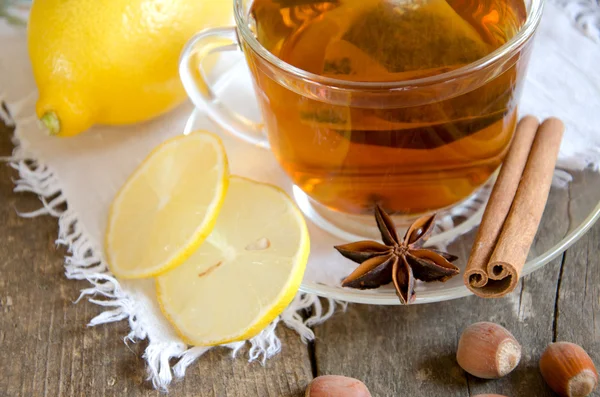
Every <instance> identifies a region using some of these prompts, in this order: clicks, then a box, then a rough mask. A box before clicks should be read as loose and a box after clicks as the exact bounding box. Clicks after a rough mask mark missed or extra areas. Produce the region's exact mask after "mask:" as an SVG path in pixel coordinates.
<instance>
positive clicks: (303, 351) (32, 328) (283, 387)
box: [0, 124, 312, 397]
mask: <svg viewBox="0 0 600 397" xmlns="http://www.w3.org/2000/svg"><path fill="white" fill-rule="evenodd" d="M11 151H12V145H11V143H10V135H9V131H8V129H7V128H6V127H4V126H2V125H1V124H0V156H7V155H10V153H11ZM15 177H16V175H15V173H14V172H13V171H12V170H11V169H10V168H9V167H7V166H5V165H4V164H0V203H2V206H0V224H1V225H2V228H1V229H0V352H1V354H2V360H0V396H1V397H17V396H24V397H38V396H48V397H56V396H60V397H62V396H72V397H84V396H86V397H96V396H158V395H159V393H158V392H157V391H155V390H152V388H151V385H149V383H148V382H147V381H146V373H145V369H144V368H145V363H144V361H143V359H142V358H141V356H142V354H143V349H144V346H145V344H144V343H143V342H142V343H139V344H129V346H126V345H125V344H124V343H123V337H124V336H125V335H127V333H128V332H129V330H128V324H127V323H126V322H120V323H113V324H106V325H101V326H98V327H92V328H88V327H86V326H85V324H87V322H88V321H89V320H90V319H92V318H93V317H94V316H95V315H97V314H98V313H100V311H101V309H100V307H98V306H96V305H94V304H91V303H89V302H86V301H82V302H80V303H78V304H74V303H73V301H75V300H76V299H77V297H78V296H79V290H81V289H82V288H86V287H88V285H87V283H86V282H83V281H73V280H67V279H66V278H65V276H64V267H63V258H64V255H65V251H64V250H63V249H62V248H57V247H56V245H55V244H54V241H55V239H56V236H57V222H56V219H54V218H51V217H39V218H35V219H24V218H21V217H19V216H18V215H17V212H16V211H17V210H18V211H29V210H33V209H37V208H39V205H40V204H39V200H38V198H37V197H36V196H35V195H32V194H15V193H13V192H12V188H13V183H12V178H15ZM277 333H278V335H279V337H280V338H281V339H282V344H283V351H282V353H280V354H279V355H277V356H276V357H274V358H273V359H271V360H269V361H268V362H267V363H266V365H265V366H262V365H261V364H260V363H257V362H255V363H252V364H248V363H247V362H246V360H245V359H244V357H245V352H241V353H240V354H239V356H238V359H235V360H234V359H232V358H231V356H230V350H228V349H227V350H226V349H218V350H214V351H210V352H209V353H207V354H206V355H205V356H203V357H201V358H200V359H199V360H198V362H197V364H194V365H192V366H191V367H190V368H189V369H188V372H187V374H186V377H185V378H184V380H182V381H177V382H175V383H174V384H173V385H172V386H171V388H170V393H169V395H170V396H207V397H208V396H215V397H216V396H219V397H221V396H231V397H237V396H240V397H241V396H244V397H245V396H273V397H276V396H277V397H279V396H302V395H303V393H304V389H305V388H306V385H307V384H308V382H310V380H311V379H312V371H311V364H310V359H309V356H308V350H307V347H306V345H304V344H303V343H301V342H300V340H299V338H298V336H297V335H296V334H295V333H294V332H293V331H290V330H289V329H287V328H285V327H280V328H279V329H278V330H277Z"/></svg>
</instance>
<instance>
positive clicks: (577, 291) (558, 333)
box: [555, 223, 600, 396]
mask: <svg viewBox="0 0 600 397" xmlns="http://www.w3.org/2000/svg"><path fill="white" fill-rule="evenodd" d="M555 339H556V341H567V342H573V343H577V344H578V345H581V346H582V347H583V348H584V349H585V350H586V351H587V352H588V354H589V355H590V356H591V357H592V360H594V362H595V363H596V366H597V367H599V368H600V223H597V224H596V225H595V226H594V227H593V228H592V229H591V230H590V231H589V232H588V233H587V234H586V235H585V236H583V237H582V238H581V240H579V241H578V242H577V243H576V244H575V245H574V246H573V248H572V249H570V250H568V251H567V254H566V256H565V261H564V265H563V271H562V278H561V283H560V288H559V291H558V305H557V319H556V329H555ZM593 395H594V396H600V390H597V391H596V392H595V393H594V394H593Z"/></svg>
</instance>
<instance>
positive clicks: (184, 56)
mask: <svg viewBox="0 0 600 397" xmlns="http://www.w3.org/2000/svg"><path fill="white" fill-rule="evenodd" d="M237 50H240V46H239V39H238V36H237V32H236V29H235V27H225V28H213V29H206V30H203V31H201V32H199V33H197V34H196V35H194V36H193V37H192V38H191V39H190V40H189V41H188V42H187V44H186V45H185V47H184V49H183V52H182V53H181V57H180V59H179V76H180V78H181V81H182V83H183V87H184V88H185V91H186V92H187V94H188V96H189V97H190V99H191V100H192V102H193V103H194V105H195V106H196V107H198V108H201V109H205V110H206V112H207V113H208V116H209V117H210V118H211V119H212V120H213V121H215V122H216V123H217V124H218V125H219V126H221V127H222V128H224V129H225V130H227V131H229V132H231V133H232V134H233V135H235V136H237V137H238V138H240V139H243V140H244V141H246V142H249V143H251V144H253V145H257V146H260V147H263V148H268V147H269V142H268V140H267V138H266V135H265V133H264V129H263V125H262V123H256V122H254V121H252V120H250V119H248V118H246V117H244V116H242V115H241V114H239V113H237V112H235V111H233V110H231V109H229V108H228V107H227V106H225V105H224V104H223V103H222V102H221V101H220V100H219V98H218V97H217V96H216V95H215V93H214V92H213V90H212V88H211V87H210V85H209V84H208V81H207V79H206V76H205V75H204V71H203V70H202V68H201V65H200V64H199V62H200V61H201V60H202V59H204V58H205V57H206V56H208V55H209V54H212V53H215V52H223V51H237Z"/></svg>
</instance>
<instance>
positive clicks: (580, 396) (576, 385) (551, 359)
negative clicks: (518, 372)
mask: <svg viewBox="0 0 600 397" xmlns="http://www.w3.org/2000/svg"><path fill="white" fill-rule="evenodd" d="M540 371H541V372H542V376H543V377H544V380H545V381H546V383H548V386H550V388H551V389H552V390H554V391H555V392H556V393H557V394H558V395H560V396H564V397H584V396H587V395H590V394H591V393H592V392H593V391H594V389H595V388H596V386H597V385H598V371H596V367H595V366H594V362H593V361H592V359H591V358H590V356H589V355H588V354H587V353H586V352H585V350H583V348H582V347H581V346H579V345H576V344H574V343H569V342H556V343H551V344H550V345H549V346H548V347H547V348H546V350H545V351H544V353H543V354H542V358H540Z"/></svg>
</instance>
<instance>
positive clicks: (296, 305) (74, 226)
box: [0, 112, 346, 391]
mask: <svg viewBox="0 0 600 397" xmlns="http://www.w3.org/2000/svg"><path fill="white" fill-rule="evenodd" d="M0 117H2V118H3V120H4V121H8V122H12V120H10V119H9V118H8V114H7V112H4V114H2V113H0ZM17 128H18V126H17ZM16 136H18V134H15V137H16ZM15 144H16V149H15V152H14V154H13V157H12V159H11V161H10V162H9V164H10V166H11V167H12V168H14V169H15V170H17V172H18V174H19V179H17V180H16V181H15V188H14V191H15V192H29V193H34V194H37V195H38V197H39V198H40V201H41V203H42V207H41V208H39V209H37V210H34V211H29V212H19V215H20V216H22V217H25V218H34V217H37V216H41V215H51V216H54V217H56V218H58V226H59V230H58V238H57V240H56V244H57V245H62V246H65V247H67V252H68V255H66V256H65V275H66V277H67V278H69V279H75V280H87V281H88V282H89V283H90V284H91V287H89V288H85V289H83V290H81V292H80V295H79V297H78V298H77V300H76V301H75V302H74V303H77V302H79V301H80V300H82V299H83V298H86V299H87V300H88V301H89V302H91V303H94V304H96V305H100V306H103V307H105V308H106V310H105V311H103V312H102V313H100V314H99V315H97V316H96V317H94V318H92V319H91V320H90V321H89V323H88V326H96V325H100V324H106V323H111V322H117V321H122V320H128V322H129V327H130V329H131V331H130V332H129V334H128V335H127V336H126V337H125V338H124V342H125V344H127V343H129V342H132V343H135V342H136V341H139V340H143V339H148V346H147V347H146V349H145V351H144V354H143V358H144V360H145V361H146V363H147V372H148V380H149V381H151V382H152V385H153V386H154V388H156V389H159V390H163V391H166V390H167V387H168V386H169V384H170V383H171V382H172V380H173V376H174V377H175V378H181V377H183V376H184V375H185V372H186V369H187V368H188V367H189V366H190V365H191V364H193V363H194V361H195V360H196V359H198V357H200V356H201V355H202V354H204V353H205V352H206V351H208V350H209V349H210V348H208V347H189V348H188V346H186V345H185V344H184V343H175V342H161V341H156V340H153V338H152V337H150V336H149V335H148V330H147V329H146V327H145V325H144V323H143V322H142V321H140V317H139V316H138V310H137V300H136V299H135V298H134V297H131V296H129V294H127V293H125V292H124V291H123V289H122V288H121V285H120V283H119V281H118V280H117V279H116V278H115V277H113V276H112V275H111V274H110V272H109V270H108V267H107V266H106V263H105V262H104V261H103V259H102V257H101V255H100V254H99V253H98V252H99V249H98V248H97V247H94V245H93V244H92V242H91V240H90V239H89V238H88V236H87V233H86V231H85V230H84V229H83V225H82V223H81V222H79V220H78V217H77V214H76V213H75V212H74V211H72V210H70V209H69V208H68V206H67V197H66V196H65V195H64V194H63V193H62V189H61V185H60V181H59V179H58V177H57V176H56V175H55V174H54V173H53V172H52V170H51V169H50V168H49V167H48V166H46V165H44V164H43V163H41V162H39V161H35V160H28V159H24V157H27V155H26V153H23V151H22V150H21V147H20V145H19V142H18V139H17V138H15ZM338 307H339V308H342V309H343V310H345V308H346V303H344V302H338V301H335V300H333V299H325V298H319V297H318V296H316V295H313V294H306V293H298V294H297V295H296V297H295V298H294V300H293V301H292V303H291V304H290V305H289V306H288V307H287V308H286V310H285V311H284V312H283V313H282V314H281V315H280V316H279V317H278V318H276V319H275V320H274V321H273V322H271V323H270V324H269V325H268V326H267V327H266V328H265V329H264V330H263V331H261V332H260V333H259V334H258V335H257V336H255V337H254V338H252V339H250V340H248V341H242V342H235V343H229V344H226V345H223V347H226V348H229V349H231V355H232V357H236V356H237V355H238V353H239V352H240V351H241V350H242V348H243V347H245V346H247V345H248V344H249V349H248V352H247V353H248V361H249V362H252V361H259V362H260V363H261V364H263V365H264V364H265V362H266V360H267V359H269V358H271V357H273V356H274V355H276V354H278V353H279V352H280V351H281V340H280V339H279V337H278V336H277V335H276V328H277V325H278V324H279V323H280V322H283V323H284V324H285V325H286V326H287V327H288V328H290V329H292V330H294V331H296V332H297V333H298V335H300V338H301V339H302V341H303V342H305V343H306V342H308V341H311V340H313V339H314V338H315V334H314V332H313V330H312V329H311V327H313V326H314V325H317V324H319V323H322V322H324V321H326V320H327V319H329V318H330V317H331V316H332V315H333V314H334V312H335V310H336V308H338ZM307 315H308V316H307ZM305 317H307V318H305ZM173 359H175V360H177V362H176V363H175V364H171V362H172V360H173Z"/></svg>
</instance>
